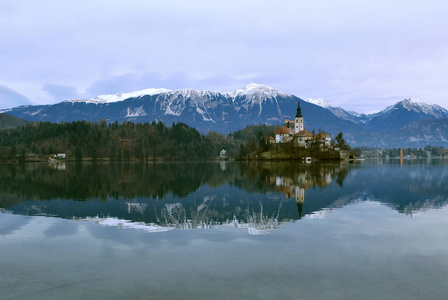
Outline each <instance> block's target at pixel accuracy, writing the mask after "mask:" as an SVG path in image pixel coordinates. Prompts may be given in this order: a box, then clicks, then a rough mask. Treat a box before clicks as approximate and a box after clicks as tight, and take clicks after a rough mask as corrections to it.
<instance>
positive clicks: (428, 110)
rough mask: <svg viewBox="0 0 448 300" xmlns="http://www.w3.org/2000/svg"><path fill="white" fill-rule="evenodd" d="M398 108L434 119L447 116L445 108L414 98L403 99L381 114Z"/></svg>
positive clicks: (447, 112)
mask: <svg viewBox="0 0 448 300" xmlns="http://www.w3.org/2000/svg"><path fill="white" fill-rule="evenodd" d="M400 107H402V108H404V109H406V110H408V111H411V112H415V113H423V114H425V115H429V116H434V117H436V118H440V117H442V116H441V115H446V114H448V111H447V110H446V109H445V108H443V107H441V106H439V105H437V104H432V103H428V102H424V101H421V100H419V99H415V98H408V99H404V100H402V101H400V102H398V103H396V104H394V105H391V106H389V107H387V108H386V109H384V111H383V112H388V111H392V110H394V109H398V108H400Z"/></svg>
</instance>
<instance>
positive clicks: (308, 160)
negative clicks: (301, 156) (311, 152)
mask: <svg viewBox="0 0 448 300" xmlns="http://www.w3.org/2000/svg"><path fill="white" fill-rule="evenodd" d="M312 161H313V159H312V158H311V157H309V156H308V157H307V158H305V162H306V163H307V164H309V163H311V162H312Z"/></svg>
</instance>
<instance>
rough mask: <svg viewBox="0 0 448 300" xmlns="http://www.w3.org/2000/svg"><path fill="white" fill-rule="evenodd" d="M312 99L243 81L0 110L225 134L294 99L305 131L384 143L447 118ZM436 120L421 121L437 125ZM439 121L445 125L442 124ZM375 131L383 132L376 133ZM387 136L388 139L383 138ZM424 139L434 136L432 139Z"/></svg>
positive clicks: (423, 107)
mask: <svg viewBox="0 0 448 300" xmlns="http://www.w3.org/2000/svg"><path fill="white" fill-rule="evenodd" d="M318 100H319V101H314V103H313V101H311V100H310V99H307V100H304V99H301V98H299V97H297V96H295V95H292V94H286V93H283V92H281V91H279V90H277V89H275V88H272V87H269V86H267V85H263V84H249V85H247V86H246V87H245V88H243V89H237V90H235V91H233V92H213V91H198V90H193V89H182V90H174V91H173V90H167V89H145V90H141V91H135V92H130V93H118V94H115V95H100V96H97V97H94V98H92V99H75V100H66V101H63V102H60V103H56V104H53V105H35V106H32V105H28V106H19V107H15V108H11V109H8V110H3V111H1V112H7V113H8V114H11V115H14V116H16V117H19V118H22V119H25V120H29V121H49V122H69V121H78V120H86V121H99V120H100V119H103V120H106V121H108V122H115V121H118V122H125V121H131V122H142V123H143V122H152V121H155V122H158V121H162V122H164V123H166V124H171V123H172V122H184V123H186V124H188V125H190V126H192V127H195V128H197V129H198V131H200V132H202V133H206V132H208V131H217V132H221V133H225V134H226V133H229V132H234V131H236V130H239V129H242V128H244V127H246V126H248V125H257V124H266V125H278V124H283V123H284V121H285V120H286V119H289V120H293V119H294V116H295V114H296V110H297V104H298V103H300V106H301V108H302V113H303V116H304V120H305V127H306V129H307V130H309V131H311V130H315V131H318V130H319V129H321V130H323V131H326V132H328V133H330V134H331V135H333V136H335V135H336V134H337V133H339V132H343V133H344V135H345V136H346V139H347V141H348V142H349V143H350V142H351V143H352V144H353V145H354V146H361V145H363V146H375V145H376V144H378V145H386V146H387V145H388V144H393V140H391V139H393V138H392V136H394V135H393V134H390V133H392V132H394V133H396V132H398V131H399V130H400V129H402V128H404V127H405V126H407V125H408V124H410V123H412V122H415V121H419V120H426V119H432V120H440V119H445V118H448V111H447V110H446V109H444V108H443V107H440V106H438V105H432V104H426V103H423V104H422V103H421V102H417V101H415V100H413V99H405V100H402V101H400V102H397V103H396V104H395V105H393V106H389V107H387V108H386V109H384V110H383V111H381V112H378V113H376V114H370V115H365V114H357V113H353V112H347V111H345V110H344V109H342V108H340V107H336V106H333V105H331V104H329V103H328V102H326V101H324V100H322V99H318ZM318 104H320V105H318ZM321 105H322V106H325V107H322V106H321ZM437 123H438V122H432V123H431V125H425V126H426V127H428V126H431V127H432V128H437ZM439 123H440V122H439ZM440 126H441V128H445V127H444V123H440ZM375 132H378V134H376V133H375ZM381 132H385V133H388V134H386V135H384V137H381ZM402 132H406V134H408V135H409V134H411V133H409V132H408V131H402ZM389 136H390V140H389V141H388V140H387V139H386V138H385V137H389ZM442 136H443V137H444V138H445V136H446V137H447V138H448V132H447V133H445V132H443V133H442ZM378 137H381V138H380V140H381V143H377V142H376V141H378ZM370 138H371V139H370ZM444 138H443V139H441V142H443V140H444ZM405 140H407V141H410V142H409V145H417V144H416V143H415V142H412V141H413V139H412V137H408V138H407V139H405ZM429 140H430V141H434V138H431V139H429ZM429 140H428V141H429ZM420 143H424V140H421V139H420V140H419V144H418V145H420Z"/></svg>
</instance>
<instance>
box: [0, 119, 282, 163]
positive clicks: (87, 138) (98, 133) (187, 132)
mask: <svg viewBox="0 0 448 300" xmlns="http://www.w3.org/2000/svg"><path fill="white" fill-rule="evenodd" d="M276 128H277V127H275V126H266V125H257V126H248V127H246V128H244V129H242V130H239V131H237V132H235V133H231V134H228V135H223V134H220V133H217V132H209V133H208V134H206V135H203V134H201V133H199V132H198V131H197V130H196V129H195V128H192V127H190V126H188V125H186V124H184V123H173V124H172V126H171V127H168V126H166V125H165V124H164V123H162V122H157V123H156V122H152V123H151V124H149V123H132V122H124V123H118V122H114V123H110V124H107V122H106V121H100V122H87V121H75V122H69V123H60V124H57V123H50V122H37V123H27V124H25V125H22V126H18V127H16V128H9V129H3V130H0V160H2V161H6V160H17V161H39V160H46V159H47V158H48V157H50V156H53V155H55V154H59V153H61V154H62V153H63V154H65V155H66V159H67V160H77V161H80V160H93V161H96V160H117V161H122V160H125V161H126V160H139V161H160V160H163V161H173V160H182V161H201V160H210V159H214V158H217V157H219V153H220V151H221V150H222V149H225V150H226V151H227V156H228V157H234V156H236V155H237V154H238V149H239V146H240V145H242V144H243V145H245V144H247V143H248V141H249V142H252V141H253V140H254V137H256V136H257V134H258V137H260V136H263V137H264V136H267V135H272V134H273V133H274V132H275V130H276Z"/></svg>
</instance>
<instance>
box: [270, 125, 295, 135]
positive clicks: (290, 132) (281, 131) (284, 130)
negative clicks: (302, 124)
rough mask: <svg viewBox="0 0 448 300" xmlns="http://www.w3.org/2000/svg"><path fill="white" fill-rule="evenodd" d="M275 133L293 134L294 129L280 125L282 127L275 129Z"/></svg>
mask: <svg viewBox="0 0 448 300" xmlns="http://www.w3.org/2000/svg"><path fill="white" fill-rule="evenodd" d="M275 134H294V130H292V129H291V128H288V127H286V126H282V127H280V129H279V130H277V131H276V132H275Z"/></svg>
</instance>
